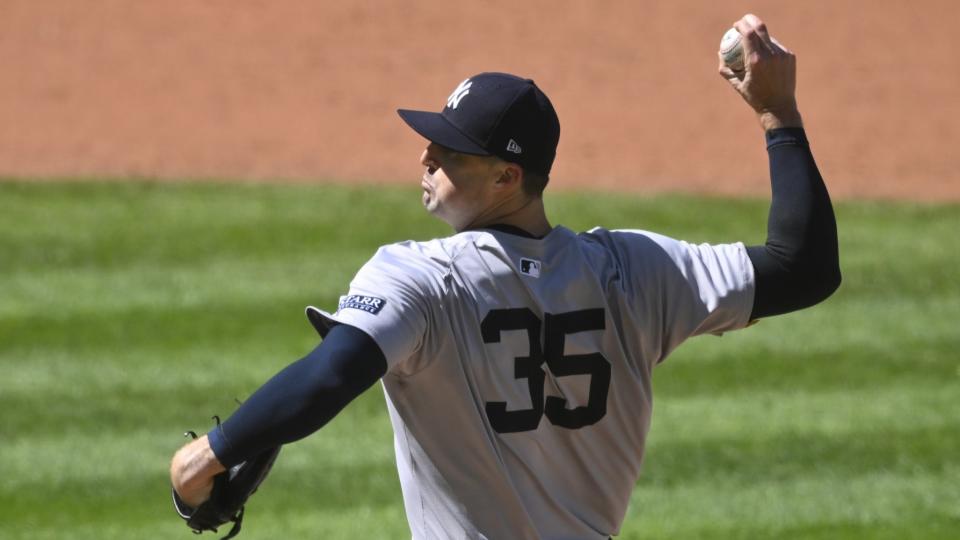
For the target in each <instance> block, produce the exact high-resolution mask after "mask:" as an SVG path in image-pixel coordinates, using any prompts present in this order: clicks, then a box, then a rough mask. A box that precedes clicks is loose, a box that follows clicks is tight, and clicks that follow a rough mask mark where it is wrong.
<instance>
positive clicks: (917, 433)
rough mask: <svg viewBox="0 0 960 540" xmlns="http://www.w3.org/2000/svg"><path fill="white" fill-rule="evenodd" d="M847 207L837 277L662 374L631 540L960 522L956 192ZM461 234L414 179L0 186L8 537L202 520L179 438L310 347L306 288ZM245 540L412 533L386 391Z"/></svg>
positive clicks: (655, 212) (594, 198) (568, 214)
mask: <svg viewBox="0 0 960 540" xmlns="http://www.w3.org/2000/svg"><path fill="white" fill-rule="evenodd" d="M547 202H548V207H549V211H550V214H551V216H552V218H553V220H554V221H555V222H558V223H563V224H565V225H567V226H569V227H571V228H573V229H576V230H583V229H585V228H589V227H592V226H594V225H604V226H607V227H611V228H614V227H617V228H626V227H630V228H645V229H650V230H655V231H658V232H664V233H666V234H670V235H673V236H678V237H682V238H685V239H688V240H693V241H710V242H724V241H731V240H743V241H745V242H748V243H760V242H762V241H763V238H764V233H765V225H766V210H767V202H766V201H757V200H747V201H745V200H732V199H710V198H694V197H680V196H663V197H656V198H639V197H634V196H625V195H615V194H604V195H601V194H573V193H557V194H552V195H550V196H549V197H548V199H547ZM837 210H838V220H839V225H840V235H841V257H842V266H843V271H844V284H843V286H842V287H841V289H840V291H839V292H838V293H837V294H836V295H835V296H833V297H832V298H831V299H829V300H828V301H827V302H826V303H824V304H822V305H821V306H818V307H817V308H814V309H812V310H809V311H805V312H801V313H796V314H791V315H787V316H783V317H779V318H774V319H770V320H766V321H763V322H761V323H760V324H759V325H757V326H755V327H753V328H750V329H748V330H745V331H742V332H736V333H731V334H727V335H726V336H725V337H723V338H714V337H704V338H697V339H694V340H691V341H690V342H689V343H687V344H686V345H684V346H683V347H681V348H680V350H678V352H677V353H675V354H674V355H673V356H672V357H671V358H670V360H669V361H667V362H666V363H665V364H664V365H663V366H662V367H660V368H658V370H657V372H656V373H657V375H656V378H655V386H656V392H657V394H656V409H655V413H654V421H653V428H652V431H651V435H650V441H649V447H648V454H647V461H646V463H645V467H644V473H643V475H642V476H641V479H640V481H639V483H638V485H637V487H636V490H635V492H634V496H633V500H632V504H631V506H630V512H629V515H628V516H627V518H626V521H625V523H624V526H623V531H622V534H621V536H620V538H636V539H688V538H691V539H695V538H703V539H732V538H743V539H747V538H750V539H753V538H790V539H808V538H812V539H828V538H829V539H834V538H845V539H891V540H892V539H905V538H917V539H947V538H951V539H953V538H957V537H958V534H960V533H958V531H960V406H958V404H960V325H958V321H960V271H958V268H960V242H958V234H960V206H957V205H952V206H947V205H942V206H939V205H938V206H933V205H923V206H920V205H906V204H893V203H883V204H881V203H866V202H864V203H845V204H841V205H839V206H838V209H837ZM446 233H447V229H446V226H445V225H443V224H442V223H440V222H438V221H435V220H433V219H432V218H430V217H429V216H428V215H426V214H425V213H424V212H423V210H422V209H421V208H420V206H419V199H418V193H417V191H416V190H410V189H396V188H385V187H371V188H345V187H336V186H328V185H323V186H267V185H225V184H221V185H216V184H178V185H162V184H150V183H96V182H93V183H42V184H31V183H22V182H6V183H3V182H0V365H2V366H3V370H2V377H0V471H2V474H0V538H2V539H5V540H6V539H10V540H12V539H63V538H83V539H86V538H90V539H103V538H118V539H119V538H123V539H128V538H164V539H166V538H172V539H175V538H183V539H187V538H193V536H192V535H190V533H189V531H188V530H187V529H186V527H184V526H183V524H182V523H181V522H180V520H179V519H178V518H176V517H175V516H174V514H173V510H172V508H171V504H170V500H169V491H168V490H169V487H168V478H167V466H168V463H169V458H170V456H171V455H172V453H173V451H174V450H175V449H176V448H177V447H178V446H179V445H180V444H182V443H183V442H184V439H183V438H182V437H181V434H182V433H183V432H184V431H185V430H187V429H195V430H198V431H201V430H204V429H206V428H207V427H208V426H209V425H211V421H210V415H212V414H214V413H219V414H223V415H226V414H228V413H229V412H230V411H231V410H233V408H234V407H235V403H234V399H236V398H239V399H244V398H245V397H246V396H247V395H249V393H250V392H251V391H252V390H254V389H255V388H256V387H257V386H258V385H259V384H260V383H261V382H262V381H264V380H265V379H266V378H267V377H269V376H270V375H271V374H273V373H274V372H275V371H277V370H278V369H280V368H281V367H283V366H284V365H286V364H287V363H288V362H290V361H292V360H295V359H297V358H299V357H300V355H302V354H303V353H305V352H307V351H308V350H309V349H310V348H312V346H314V345H315V343H316V342H317V337H316V335H315V333H314V331H313V329H312V328H311V327H310V325H309V324H308V323H307V321H306V319H305V318H304V316H303V307H304V306H305V305H306V304H310V303H313V304H317V305H321V306H327V307H332V306H333V305H334V304H335V301H336V298H337V297H338V296H339V295H340V294H341V293H343V292H344V291H345V290H346V287H347V284H348V282H349V280H350V278H351V277H352V275H353V273H354V272H355V271H356V270H357V269H358V268H359V266H360V265H361V264H362V263H363V262H364V261H365V260H366V259H367V258H369V257H370V256H371V255H372V254H373V252H374V250H375V248H376V247H377V246H379V245H380V244H384V243H389V242H393V241H398V240H403V239H408V238H414V239H426V238H429V237H433V236H437V235H443V234H446ZM204 538H213V537H212V536H209V535H207V536H204ZM240 538H244V539H247V540H253V539H257V538H262V539H266V538H271V539H274V538H323V539H328V538H331V539H332V538H409V533H408V529H407V526H406V521H405V519H404V514H403V508H402V502H401V497H400V490H399V484H398V482H397V478H396V472H395V469H394V465H393V448H392V433H391V430H390V426H389V422H388V420H387V416H386V411H385V408H384V405H383V396H382V393H381V391H380V389H379V388H376V387H375V388H374V389H372V390H371V391H370V392H368V393H367V394H365V395H364V396H362V397H361V398H360V399H358V400H357V401H356V402H355V403H353V404H352V405H351V406H350V407H348V408H347V410H346V411H345V412H344V413H343V414H342V415H340V416H339V417H338V418H337V419H336V420H334V421H333V422H332V423H331V424H330V425H329V426H327V427H326V428H324V429H323V430H321V431H320V432H318V433H316V434H315V435H313V436H312V437H310V438H308V439H305V440H304V441H301V442H299V443H296V444H294V445H291V446H289V447H288V448H286V449H285V450H284V452H283V454H281V458H280V461H279V462H278V465H277V467H276V469H275V470H274V473H273V475H272V476H271V478H270V479H269V481H268V482H267V483H266V484H265V485H264V486H263V488H262V489H261V491H260V493H258V494H257V495H256V496H255V498H254V499H253V501H252V503H251V504H250V506H249V508H248V512H247V519H246V523H245V525H244V531H243V532H242V533H241V536H240Z"/></svg>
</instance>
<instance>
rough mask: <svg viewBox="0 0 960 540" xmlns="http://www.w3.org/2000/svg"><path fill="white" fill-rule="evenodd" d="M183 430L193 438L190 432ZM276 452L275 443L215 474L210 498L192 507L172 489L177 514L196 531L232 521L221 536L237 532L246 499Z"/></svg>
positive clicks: (214, 530) (275, 457)
mask: <svg viewBox="0 0 960 540" xmlns="http://www.w3.org/2000/svg"><path fill="white" fill-rule="evenodd" d="M218 423H219V422H218ZM187 433H188V434H189V435H191V436H193V437H194V438H196V435H195V434H194V433H193V432H189V431H188V432H187ZM279 453H280V447H279V446H276V447H274V448H271V449H268V450H265V451H264V452H263V453H261V454H260V455H258V456H256V457H254V458H252V459H249V460H247V461H244V462H243V463H240V464H239V465H235V466H233V467H231V468H230V469H229V470H227V471H224V472H222V473H220V474H218V475H217V476H216V477H215V478H214V480H213V491H211V492H210V498H209V499H207V501H205V502H204V503H203V504H201V505H200V506H198V507H196V508H193V507H191V506H189V505H187V504H186V503H185V502H184V501H183V500H182V499H181V498H180V495H178V494H177V491H176V490H172V491H173V506H174V508H175V509H176V511H177V514H178V515H179V516H180V517H181V518H183V520H184V521H185V522H186V524H187V526H188V527H190V528H191V529H193V531H194V532H196V533H198V534H199V533H202V532H204V531H213V532H214V533H215V532H217V528H219V527H220V526H222V525H225V524H227V523H230V522H232V523H233V526H232V527H231V529H230V532H229V533H227V535H226V536H224V537H223V538H224V539H227V538H233V537H234V536H236V535H237V534H238V533H239V532H240V525H241V523H243V511H244V505H245V504H246V502H247V499H248V498H249V497H250V495H252V494H253V493H254V492H256V491H257V488H258V487H259V486H260V484H261V483H262V482H263V481H264V480H265V479H266V477H267V474H268V473H269V472H270V469H271V468H272V467H273V463H274V461H275V460H276V459H277V454H279Z"/></svg>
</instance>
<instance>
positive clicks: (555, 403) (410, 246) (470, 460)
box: [307, 227, 754, 540]
mask: <svg viewBox="0 0 960 540" xmlns="http://www.w3.org/2000/svg"><path fill="white" fill-rule="evenodd" d="M753 284H754V279H753V266H752V264H751V263H750V260H749V258H748V257H747V253H746V250H745V248H744V246H743V245H742V244H729V245H692V244H688V243H685V242H681V241H677V240H673V239H671V238H667V237H665V236H661V235H658V234H654V233H649V232H644V231H609V230H605V229H594V230H591V231H589V232H586V233H581V234H576V233H574V232H572V231H570V230H569V229H566V228H563V227H556V228H554V229H553V230H552V231H551V232H550V234H548V235H547V236H546V237H544V238H543V239H539V240H538V239H533V238H525V237H522V236H517V235H511V234H508V233H503V232H498V231H489V230H482V231H467V232H463V233H460V234H457V235H455V236H452V237H449V238H444V239H438V240H433V241H429V242H402V243H398V244H393V245H389V246H385V247H383V248H381V249H380V250H379V251H378V252H377V254H376V255H375V256H374V257H373V258H372V259H371V260H370V261H369V262H368V263H367V264H366V265H365V266H364V267H363V268H362V269H361V270H360V271H359V273H358V274H357V276H356V278H355V279H354V280H353V282H352V283H351V286H350V291H349V294H348V295H346V296H344V297H342V298H341V300H340V304H339V307H338V310H337V312H336V313H335V314H332V315H331V314H328V313H325V312H322V311H320V310H318V309H316V308H313V307H310V308H307V312H308V315H309V316H310V319H311V321H312V322H313V323H314V324H315V325H316V326H317V327H318V329H320V330H321V332H323V331H324V328H325V327H328V326H329V325H331V324H335V323H345V324H350V325H353V326H355V327H357V328H360V329H362V330H364V331H365V332H367V333H368V334H369V335H370V336H371V337H372V338H373V339H374V340H375V341H376V342H377V344H378V345H379V346H380V348H381V349H382V350H383V353H384V355H385V357H386V359H387V362H388V364H389V368H388V372H387V374H386V375H385V376H384V378H383V380H382V382H383V387H384V391H385V394H386V399H387V406H388V409H389V413H390V419H391V421H392V423H393V429H394V435H395V449H396V459H397V468H398V471H399V475H400V482H401V487H402V490H403V498H404V504H405V507H406V512H407V518H408V520H409V523H410V528H411V532H412V534H413V537H414V538H415V539H418V540H419V539H433V538H438V539H450V538H457V539H460V538H470V539H475V538H489V539H502V538H511V539H521V538H522V539H528V538H529V539H565V538H569V539H579V540H582V539H592V538H596V539H599V538H607V536H609V535H611V534H616V533H617V532H618V531H619V528H620V524H621V522H622V521H623V518H624V515H625V513H626V510H627V504H628V501H629V499H630V494H631V492H632V490H633V487H634V485H635V483H636V481H637V477H638V475H639V471H640V463H641V460H642V457H643V448H644V441H645V438H646V435H647V431H648V427H649V424H650V415H651V407H652V395H651V371H652V369H653V367H654V366H655V365H656V364H657V363H659V362H661V361H662V360H663V359H664V358H665V357H666V356H667V355H668V354H669V353H670V352H671V351H672V350H673V349H674V348H675V347H677V345H679V344H680V343H681V342H682V341H683V340H685V339H686V338H688V337H690V336H694V335H697V334H702V333H718V332H723V331H726V330H732V329H736V328H740V327H743V326H745V325H746V324H747V323H748V319H749V316H750V311H751V307H752V303H753V293H754V286H753Z"/></svg>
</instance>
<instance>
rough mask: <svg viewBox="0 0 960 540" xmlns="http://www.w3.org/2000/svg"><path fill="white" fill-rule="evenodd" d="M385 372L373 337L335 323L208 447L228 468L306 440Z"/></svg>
mask: <svg viewBox="0 0 960 540" xmlns="http://www.w3.org/2000/svg"><path fill="white" fill-rule="evenodd" d="M386 371H387V361H386V358H384V355H383V352H382V351H381V350H380V347H379V346H378V345H377V343H376V342H375V341H374V340H373V338H371V337H370V336H369V335H367V334H366V333H365V332H363V331H362V330H359V329H357V328H355V327H353V326H349V325H343V324H341V325H337V326H334V327H333V328H332V329H331V330H330V332H329V333H328V334H327V336H326V337H325V338H324V339H323V342H322V343H320V345H319V346H318V347H317V348H316V349H314V350H313V352H311V353H310V354H308V355H307V356H305V357H304V358H302V359H300V360H298V361H296V362H294V363H292V364H290V365H289V366H287V367H286V368H284V369H283V370H282V371H280V372H279V373H277V374H276V375H275V376H274V377H273V378H272V379H270V380H269V381H267V382H266V384H264V385H263V386H261V387H260V388H259V389H258V390H257V391H256V392H254V394H253V395H252V396H250V398H249V399H247V400H246V401H245V402H244V403H243V405H241V406H240V408H238V409H237V410H236V412H234V413H233V415H231V416H230V418H228V419H227V420H226V421H224V422H223V423H222V424H221V425H219V426H217V427H216V428H214V429H213V430H211V431H210V432H209V433H208V434H207V435H208V437H209V441H210V447H211V448H212V449H213V453H214V454H215V455H216V456H217V459H218V460H219V461H220V463H222V464H223V465H224V466H226V467H228V468H229V467H232V466H233V465H236V464H238V463H240V462H243V461H245V460H247V459H249V458H251V457H254V456H256V455H258V454H259V453H261V452H262V451H264V450H266V449H268V448H272V447H274V446H277V445H280V444H286V443H290V442H293V441H296V440H298V439H302V438H303V437H306V436H307V435H310V434H311V433H313V432H314V431H316V430H318V429H320V428H321V427H323V425H324V424H326V423H327V422H328V421H330V420H331V419H332V418H333V417H334V416H336V415H337V413H339V412H340V410H342V409H343V408H344V407H345V406H346V405H347V404H348V403H350V401H352V400H353V399H354V398H355V397H357V396H359V395H360V394H362V393H363V392H364V391H365V390H366V389H367V388H370V386H372V385H373V384H374V383H375V382H377V380H379V379H380V377H382V376H383V375H384V374H385V373H386Z"/></svg>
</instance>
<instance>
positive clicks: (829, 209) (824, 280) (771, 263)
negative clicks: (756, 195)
mask: <svg viewBox="0 0 960 540" xmlns="http://www.w3.org/2000/svg"><path fill="white" fill-rule="evenodd" d="M766 139H767V153H768V155H769V159H770V183H771V188H772V192H773V195H772V200H771V203H770V216H769V219H768V223H767V241H766V244H765V245H762V246H750V247H748V248H747V254H748V255H749V256H750V260H751V262H752V263H753V266H754V270H755V275H756V293H755V295H754V302H753V312H752V315H751V317H752V318H754V319H756V318H760V317H769V316H771V315H779V314H781V313H787V312H790V311H795V310H798V309H802V308H805V307H808V306H812V305H814V304H816V303H818V302H821V301H822V300H824V299H826V298H827V297H828V296H830V295H831V294H833V292H834V291H835V290H837V288H838V287H839V286H840V260H839V250H838V247H837V222H836V218H835V217H834V214H833V206H832V205H831V203H830V196H829V195H828V193H827V188H826V186H825V185H824V183H823V178H822V177H821V176H820V171H819V170H818V169H817V165H816V163H815V162H814V160H813V154H812V153H811V152H810V145H809V143H808V141H807V138H806V134H805V133H804V130H803V129H802V128H780V129H772V130H769V131H767V133H766Z"/></svg>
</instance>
